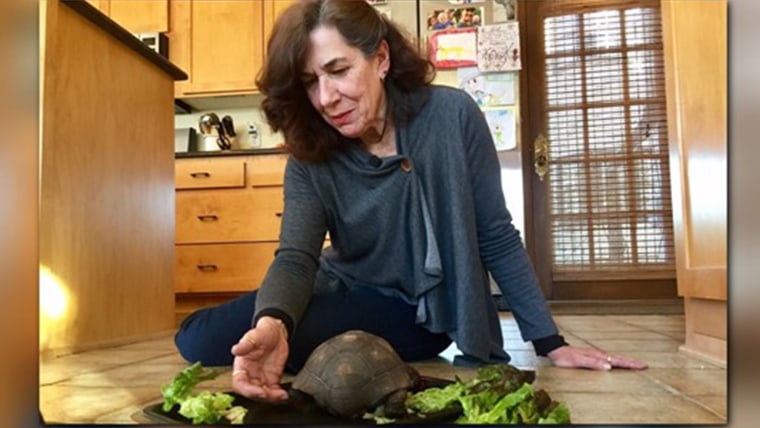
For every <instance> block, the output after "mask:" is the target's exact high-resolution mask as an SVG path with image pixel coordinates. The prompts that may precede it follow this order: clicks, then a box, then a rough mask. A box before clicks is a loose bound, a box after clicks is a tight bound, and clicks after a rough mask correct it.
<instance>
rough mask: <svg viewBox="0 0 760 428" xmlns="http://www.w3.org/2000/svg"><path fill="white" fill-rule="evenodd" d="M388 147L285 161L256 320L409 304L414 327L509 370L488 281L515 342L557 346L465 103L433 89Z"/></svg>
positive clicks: (473, 110) (484, 133) (475, 116)
mask: <svg viewBox="0 0 760 428" xmlns="http://www.w3.org/2000/svg"><path fill="white" fill-rule="evenodd" d="M396 144H397V150H398V154H397V155H394V156H389V157H385V158H382V159H381V160H380V161H379V162H378V159H377V158H374V159H373V156H372V155H371V154H369V153H368V152H366V151H365V150H363V149H361V148H360V147H358V146H356V147H353V148H351V149H349V150H348V151H345V152H341V153H339V154H337V155H335V156H334V157H333V158H331V160H329V161H327V162H322V163H305V162H300V161H298V160H297V159H295V158H293V157H292V156H291V157H290V159H289V160H288V163H287V167H286V170H285V187H284V194H285V209H284V212H283V217H282V229H281V232H280V246H279V248H278V250H277V252H276V256H275V260H274V262H273V263H272V265H271V266H270V268H269V271H268V273H267V275H266V277H265V279H264V282H263V284H262V287H261V289H260V290H259V292H258V295H257V298H256V308H255V314H254V319H258V318H259V317H260V316H262V315H263V314H273V313H274V314H278V315H279V316H284V317H285V321H286V324H287V325H288V326H289V327H290V328H291V329H292V328H297V325H298V322H299V320H300V319H301V316H302V315H303V313H304V311H305V309H306V307H307V305H308V302H309V299H310V297H311V295H312V294H313V293H318V292H329V291H330V290H334V289H336V288H337V287H338V286H346V287H376V288H377V289H378V290H380V291H381V292H384V293H388V294H391V295H394V296H399V297H401V298H403V299H404V300H405V301H406V302H408V303H410V304H414V305H417V323H418V324H421V325H422V326H424V327H425V328H427V329H428V330H430V331H431V332H436V333H437V332H446V333H448V335H449V336H450V337H451V338H452V340H454V341H455V342H456V344H457V347H458V348H459V349H460V350H461V351H462V352H463V353H464V354H465V356H466V357H467V359H469V360H474V361H477V362H490V361H505V360H507V361H508V359H509V357H508V355H507V354H506V352H505V351H504V350H503V342H502V332H501V328H500V325H499V319H498V312H497V309H496V307H495V304H494V301H493V298H492V296H491V289H490V284H489V278H488V273H489V272H490V273H491V275H492V276H493V278H494V280H495V281H496V283H497V284H498V286H499V288H500V290H501V291H502V293H503V295H504V297H505V298H506V299H507V301H508V302H509V305H510V309H511V311H512V312H513V314H514V316H515V319H516V321H517V323H518V325H519V328H520V332H521V335H522V337H523V339H524V340H526V341H527V340H534V341H535V340H537V339H543V338H547V337H557V336H556V334H557V328H556V326H555V324H554V322H553V321H552V318H551V315H550V313H549V310H548V307H547V304H546V301H545V299H544V298H543V295H542V294H541V291H540V289H539V287H538V283H537V280H536V276H535V274H534V271H533V267H532V265H531V263H530V260H529V258H528V256H527V253H526V251H525V249H524V247H523V245H522V240H521V238H520V234H519V232H518V231H517V230H516V229H515V227H514V226H513V225H512V219H511V216H510V214H509V211H508V210H507V207H506V203H505V200H504V195H503V193H502V188H501V176H500V165H499V162H498V157H497V155H496V150H495V147H494V144H493V141H492V138H491V135H490V132H489V129H488V125H487V123H486V121H485V118H484V115H483V114H482V112H481V111H480V110H479V108H478V106H477V105H476V104H475V102H474V101H473V100H472V99H471V98H470V97H469V96H468V95H467V94H466V93H464V92H463V91H460V90H457V89H454V88H448V87H442V86H433V87H431V93H430V98H429V100H428V101H427V102H426V103H425V105H424V106H423V107H422V109H421V110H420V112H419V113H418V114H417V115H416V116H415V117H414V119H412V120H411V121H410V122H408V123H402V124H399V125H397V128H396ZM328 231H329V237H330V241H331V244H332V246H331V247H329V248H327V249H325V250H324V251H323V250H322V245H323V240H324V237H325V233H326V232H328ZM378 310H382V308H378ZM534 343H535V342H534Z"/></svg>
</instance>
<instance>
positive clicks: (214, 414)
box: [179, 391, 246, 424]
mask: <svg viewBox="0 0 760 428" xmlns="http://www.w3.org/2000/svg"><path fill="white" fill-rule="evenodd" d="M234 400H235V397H233V396H232V395H230V394H225V393H223V392H209V391H201V392H200V393H199V394H198V395H195V396H190V397H187V398H186V399H185V400H184V401H183V402H182V404H181V405H180V408H179V414H180V415H182V416H184V417H186V418H188V419H191V420H192V421H193V423H194V424H215V423H217V422H219V421H220V420H221V419H222V418H223V417H226V418H228V419H229V420H230V421H232V422H233V423H234V422H235V420H239V422H238V423H241V424H242V423H243V417H244V416H245V413H246V409H245V407H242V406H235V407H232V402H233V401H234ZM228 416H229V417H228Z"/></svg>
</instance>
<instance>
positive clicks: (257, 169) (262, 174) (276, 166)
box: [248, 155, 288, 187]
mask: <svg viewBox="0 0 760 428" xmlns="http://www.w3.org/2000/svg"><path fill="white" fill-rule="evenodd" d="M287 160H288V157H287V155H267V156H251V157H250V158H249V160H248V162H249V168H248V180H249V183H250V185H251V186H252V187H267V186H282V185H283V181H284V175H285V164H286V163H287Z"/></svg>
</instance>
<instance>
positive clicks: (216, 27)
mask: <svg viewBox="0 0 760 428" xmlns="http://www.w3.org/2000/svg"><path fill="white" fill-rule="evenodd" d="M263 15H264V14H263V2H261V1H251V0H246V1H240V0H237V1H235V0H232V1H222V0H213V1H202V0H196V1H172V2H170V22H171V32H170V34H169V46H170V48H169V56H170V59H171V61H172V62H173V63H175V64H176V65H177V66H179V67H180V68H181V69H183V70H184V71H186V72H187V73H188V75H189V79H188V80H187V81H185V82H178V84H177V86H176V88H177V90H176V94H175V95H176V96H177V97H178V98H180V97H192V96H208V95H237V94H250V93H253V92H254V91H255V90H256V74H257V73H258V71H259V69H260V68H261V65H262V63H263V60H264V29H263V21H264V20H263Z"/></svg>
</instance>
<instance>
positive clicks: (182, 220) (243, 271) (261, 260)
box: [174, 154, 286, 324]
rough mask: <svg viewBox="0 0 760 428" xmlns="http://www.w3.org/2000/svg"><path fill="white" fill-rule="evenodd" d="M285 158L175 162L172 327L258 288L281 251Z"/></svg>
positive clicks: (230, 157) (218, 157)
mask: <svg viewBox="0 0 760 428" xmlns="http://www.w3.org/2000/svg"><path fill="white" fill-rule="evenodd" d="M285 162H286V155H284V154H261V155H237V156H236V155H219V154H215V155H210V156H207V157H192V158H180V159H177V160H176V164H175V165H176V168H175V187H176V232H175V243H176V251H175V258H176V260H175V287H174V290H175V296H176V313H175V321H176V323H177V324H179V323H180V322H181V321H182V320H183V319H184V318H185V317H186V316H187V315H189V314H190V313H192V312H193V311H195V310H197V309H200V308H203V307H208V306H211V305H217V304H220V303H223V302H225V301H227V300H229V299H232V298H235V297H237V296H239V295H241V294H243V293H246V292H249V291H252V290H255V289H257V288H259V286H260V285H261V282H262V281H263V279H264V276H265V275H266V272H267V269H268V268H269V265H270V264H271V263H272V260H274V252H275V250H276V249H277V247H278V244H279V243H278V237H279V232H280V221H281V217H282V209H283V174H284V170H285Z"/></svg>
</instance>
